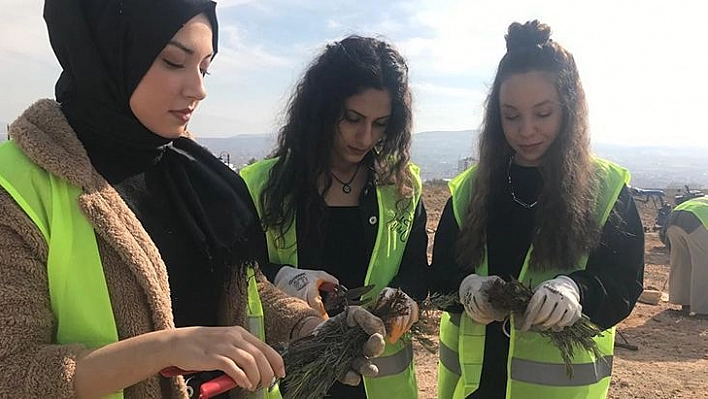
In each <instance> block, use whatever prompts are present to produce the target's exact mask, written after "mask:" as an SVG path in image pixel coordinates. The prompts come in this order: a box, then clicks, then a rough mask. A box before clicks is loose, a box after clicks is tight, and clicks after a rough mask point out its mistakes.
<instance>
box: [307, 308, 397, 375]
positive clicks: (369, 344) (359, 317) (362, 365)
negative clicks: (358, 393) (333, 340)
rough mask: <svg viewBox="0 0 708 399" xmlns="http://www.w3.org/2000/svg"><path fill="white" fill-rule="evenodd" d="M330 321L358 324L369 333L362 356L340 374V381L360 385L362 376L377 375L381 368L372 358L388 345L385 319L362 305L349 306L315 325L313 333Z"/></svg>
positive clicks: (352, 325) (377, 355) (351, 325)
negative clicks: (385, 339) (372, 361)
mask: <svg viewBox="0 0 708 399" xmlns="http://www.w3.org/2000/svg"><path fill="white" fill-rule="evenodd" d="M330 323H346V324H347V326H349V327H355V326H357V325H358V326H359V327H361V329H362V330H364V332H366V333H367V334H369V339H368V340H367V341H366V342H365V343H364V347H363V348H362V356H359V357H356V358H354V360H352V362H351V365H350V366H351V368H350V369H349V370H348V371H346V372H345V373H344V374H343V375H341V376H339V378H338V380H339V382H341V383H342V384H346V385H359V384H360V383H361V377H362V376H365V377H376V375H377V374H378V373H379V369H378V367H376V365H374V364H373V363H371V360H370V359H371V358H374V357H379V356H381V354H382V353H383V351H384V348H385V347H386V341H384V337H385V336H386V328H385V327H384V323H383V321H382V320H381V319H380V318H378V317H376V316H374V315H373V314H371V313H370V312H368V311H367V310H366V309H364V308H362V307H361V306H348V307H347V308H346V309H345V310H344V312H342V313H339V314H338V315H336V316H334V317H331V318H329V319H327V320H325V321H323V322H322V323H320V324H319V325H318V326H317V327H315V330H314V332H313V334H315V335H317V332H318V331H319V330H321V329H322V328H323V327H325V326H326V325H328V324H330Z"/></svg>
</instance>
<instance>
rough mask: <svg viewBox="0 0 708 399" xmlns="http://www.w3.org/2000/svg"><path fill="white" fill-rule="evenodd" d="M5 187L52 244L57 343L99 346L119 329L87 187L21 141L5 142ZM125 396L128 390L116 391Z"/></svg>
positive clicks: (0, 173)
mask: <svg viewBox="0 0 708 399" xmlns="http://www.w3.org/2000/svg"><path fill="white" fill-rule="evenodd" d="M0 186H2V187H3V188H4V189H5V190H6V191H7V192H8V193H9V194H10V196H11V197H12V198H13V199H14V200H15V202H17V204H18V205H19V206H20V208H22V210H23V211H24V212H25V213H26V214H27V216H29V218H30V219H31V220H32V222H33V223H34V224H35V225H36V226H37V228H38V229H39V230H40V231H41V233H42V235H43V236H44V239H45V240H46V242H47V246H48V251H49V252H48V254H47V279H48V285H49V299H50V303H51V306H52V313H53V314H54V317H55V319H56V321H57V333H56V337H55V342H56V343H57V344H63V345H66V344H76V343H79V344H83V345H85V346H86V347H88V348H98V347H101V346H105V345H108V344H110V343H114V342H117V341H118V332H117V328H116V323H115V319H114V316H113V308H112V307H111V299H110V295H109V294H108V287H107V285H106V279H105V276H104V274H103V265H102V263H101V256H100V254H99V252H98V243H97V242H96V234H95V232H94V230H93V227H92V226H91V224H90V223H89V222H88V220H87V219H86V217H85V216H84V214H83V213H82V212H81V209H80V208H79V206H78V196H79V194H80V193H81V190H80V189H79V188H78V187H75V186H73V185H71V184H69V183H68V182H67V181H65V180H63V179H60V178H58V177H57V176H54V175H53V174H51V173H49V172H47V171H45V170H44V169H42V168H40V167H39V166H37V165H36V164H35V163H34V162H32V161H31V160H30V159H29V158H28V157H27V156H26V155H25V154H24V153H23V152H22V150H20V149H19V148H18V147H17V145H16V144H15V142H13V141H7V142H5V143H3V144H0ZM109 397H111V398H122V397H123V394H122V392H117V393H115V394H112V395H110V396H109Z"/></svg>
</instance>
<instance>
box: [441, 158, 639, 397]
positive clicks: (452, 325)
mask: <svg viewBox="0 0 708 399" xmlns="http://www.w3.org/2000/svg"><path fill="white" fill-rule="evenodd" d="M594 166H595V168H596V169H597V173H598V177H599V179H598V181H599V182H600V184H601V187H600V189H599V196H598V199H597V203H596V207H595V216H596V220H598V222H599V224H600V225H601V226H603V225H604V224H605V222H606V221H607V218H608V216H609V214H610V212H611V210H612V208H613V207H614V203H615V202H616V199H617V197H618V196H619V193H620V191H621V190H622V187H623V186H624V185H625V184H627V183H628V182H629V172H627V171H626V170H625V169H623V168H621V167H619V166H617V165H615V164H612V163H610V162H607V161H604V160H602V159H599V158H596V159H594ZM475 170H476V166H475V167H472V168H470V169H469V170H467V171H465V172H463V173H462V174H460V175H459V176H457V177H456V178H454V179H453V180H452V181H451V182H450V191H451V193H452V196H453V213H454V216H455V220H456V221H457V224H458V226H460V225H461V224H462V220H463V219H464V215H465V213H466V210H467V209H466V208H467V206H468V204H469V200H470V198H471V196H472V189H473V182H474V173H475ZM531 251H532V248H531V249H529V251H528V252H527V255H526V259H525V261H524V264H523V266H522V270H521V273H520V275H519V280H520V281H522V282H524V283H525V284H527V285H529V286H535V285H537V284H539V283H541V282H543V281H545V280H547V279H549V278H553V277H555V276H556V275H558V274H561V273H568V271H567V270H565V271H561V270H549V271H545V272H542V273H538V272H532V271H530V270H528V261H529V256H530V253H531ZM586 263H587V255H584V256H582V257H581V259H580V260H579V261H578V264H577V265H576V269H575V270H581V269H584V268H585V265H586ZM476 273H477V274H480V275H487V260H486V257H485V259H484V260H483V261H482V264H481V265H480V266H479V267H477V268H476ZM458 320H459V322H456V321H457V320H454V319H452V318H450V317H447V318H445V317H444V318H443V319H442V320H441V325H440V341H441V343H445V345H446V346H447V349H449V350H450V351H449V352H448V351H446V352H445V357H444V359H443V357H442V356H443V352H442V351H441V354H440V366H439V370H440V373H439V375H438V390H439V393H440V395H439V397H440V398H464V397H466V396H467V395H469V394H470V393H471V392H474V390H476V389H477V387H478V386H479V380H480V377H481V370H482V368H481V363H482V361H483V356H484V334H485V332H486V329H485V326H482V325H479V324H477V323H475V322H474V321H472V319H470V318H469V317H468V316H467V315H466V314H464V313H463V314H462V315H460V318H459V319H458ZM510 323H511V326H512V328H511V337H510V343H509V358H508V364H507V373H508V376H509V379H508V380H507V392H506V397H507V398H519V397H534V398H535V397H543V398H557V399H561V398H563V399H565V398H604V397H605V396H606V394H607V390H608V388H609V380H610V379H609V378H608V377H609V376H610V375H611V371H612V354H613V351H614V328H611V329H608V330H606V331H604V332H603V334H602V336H601V337H596V338H595V342H596V343H597V344H598V348H599V350H600V353H602V354H603V357H602V358H599V359H596V358H595V357H594V355H593V354H591V353H588V352H583V351H576V353H575V356H574V358H573V371H574V378H573V379H569V378H568V377H567V375H566V373H565V365H564V363H563V360H562V358H561V357H560V352H559V351H558V349H557V348H556V347H555V346H553V345H552V344H551V343H550V341H549V340H548V339H547V338H544V337H543V336H541V335H540V334H537V333H533V332H523V333H522V332H520V331H518V330H517V329H516V328H515V327H514V325H515V322H514V318H513V317H512V318H511V321H510ZM452 337H457V340H456V341H455V340H454V339H453V338H452ZM480 337H481V339H480ZM454 344H456V345H454ZM450 352H451V353H450ZM453 359H457V363H458V364H457V367H454V366H452V363H454V360H453ZM541 365H542V367H541ZM541 370H543V371H541Z"/></svg>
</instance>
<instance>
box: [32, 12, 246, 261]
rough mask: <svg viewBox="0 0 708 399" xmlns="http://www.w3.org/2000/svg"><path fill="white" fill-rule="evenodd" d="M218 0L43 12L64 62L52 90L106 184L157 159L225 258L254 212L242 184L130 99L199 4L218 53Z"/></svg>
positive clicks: (191, 218)
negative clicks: (140, 113) (147, 119)
mask: <svg viewBox="0 0 708 399" xmlns="http://www.w3.org/2000/svg"><path fill="white" fill-rule="evenodd" d="M215 6H216V4H215V3H214V2H213V1H209V0H46V1H45V5H44V18H45V20H46V22H47V28H48V31H49V39H50V42H51V44H52V48H53V49H54V53H55V54H56V56H57V59H58V60H59V63H60V64H61V66H62V68H63V71H62V73H61V76H60V77H59V80H58V81H57V83H56V88H55V90H56V99H57V101H58V102H59V103H60V104H61V109H62V111H63V113H64V114H65V115H66V117H67V120H68V121H69V124H70V125H71V127H72V128H73V129H74V130H75V131H76V134H77V136H78V138H79V140H80V141H81V142H82V144H83V145H84V147H85V148H86V151H87V153H88V156H89V158H90V159H91V163H92V164H93V166H94V167H95V168H96V170H98V172H99V173H100V174H101V175H102V176H103V177H105V178H106V180H108V181H109V182H110V183H111V184H118V183H120V182H121V181H123V180H125V179H126V178H128V177H130V176H134V175H137V174H140V173H143V172H145V171H146V170H147V169H149V168H152V167H153V166H154V167H156V168H157V169H158V170H160V171H161V173H162V174H163V175H164V177H165V179H166V180H167V181H166V184H167V187H169V193H168V195H169V197H170V199H171V202H172V203H173V204H175V206H176V209H177V212H178V214H179V217H180V219H181V220H182V222H183V223H184V225H185V227H187V228H188V230H189V231H190V235H191V236H192V237H193V238H194V239H195V240H196V241H197V242H198V243H199V244H200V245H201V246H203V248H204V249H205V250H206V251H208V253H209V255H210V257H212V258H216V259H215V260H216V261H217V262H216V263H221V262H220V260H225V258H224V257H225V256H227V257H228V253H229V252H230V251H231V250H232V246H233V245H234V244H235V243H236V242H237V241H239V240H240V236H241V233H242V232H243V231H244V229H245V228H246V227H247V226H248V225H249V224H250V223H252V222H253V220H254V218H255V216H254V215H253V214H252V212H251V211H250V210H251V209H252V206H249V205H250V204H247V203H246V202H244V200H243V198H250V197H248V193H244V192H243V188H242V187H241V186H240V185H237V184H235V183H234V182H235V179H237V176H236V175H235V173H234V172H233V171H231V169H229V168H228V167H227V166H226V165H224V164H223V163H222V162H220V161H219V160H218V159H216V158H215V157H214V156H213V155H212V154H211V153H209V151H207V150H206V149H204V148H203V147H201V146H199V145H198V144H196V143H195V142H194V141H192V140H190V139H187V138H179V139H176V140H170V139H166V138H163V137H160V136H158V135H157V134H155V133H153V132H152V131H150V130H148V129H147V128H146V127H145V126H143V125H142V123H140V121H139V120H138V119H137V118H136V117H135V115H134V114H133V112H132V111H131V109H130V103H129V102H130V97H131V95H132V93H133V91H134V90H135V88H136V87H137V86H138V84H139V83H140V80H141V79H142V77H143V76H144V75H145V73H147V71H148V69H149V68H150V66H151V65H152V63H153V61H154V60H155V58H156V57H157V56H158V55H159V53H160V52H161V51H162V49H164V48H165V46H166V45H167V43H168V41H169V40H170V39H171V38H172V37H173V36H174V35H175V34H176V33H177V31H178V30H179V29H180V28H182V26H183V25H184V24H185V23H186V22H187V21H189V20H190V19H192V18H193V17H194V16H196V15H198V14H200V13H204V14H205V15H206V17H207V18H208V20H209V21H210V23H211V27H212V32H213V39H212V40H213V43H212V44H213V49H214V54H216V51H217V38H218V37H217V31H218V24H217V19H216V12H215ZM244 195H245V197H244ZM215 251H217V253H214V252H215ZM219 255H222V256H219ZM212 266H214V265H212Z"/></svg>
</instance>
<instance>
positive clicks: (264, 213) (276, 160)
mask: <svg viewBox="0 0 708 399" xmlns="http://www.w3.org/2000/svg"><path fill="white" fill-rule="evenodd" d="M410 142H411V93H410V90H409V86H408V67H407V66H406V63H405V61H404V59H403V57H402V56H401V55H400V54H399V53H398V52H397V51H396V50H395V49H394V48H393V47H392V46H391V45H390V44H388V43H386V42H384V41H381V40H377V39H375V38H369V37H360V36H349V37H347V38H345V39H343V40H341V41H338V42H335V43H332V44H329V45H328V46H327V47H326V48H325V50H324V51H323V52H322V53H321V54H320V55H319V56H318V57H317V58H316V59H315V60H314V62H313V63H312V64H311V65H310V67H309V68H308V69H307V71H306V72H305V74H304V77H303V78H302V79H301V80H300V82H299V83H298V84H297V86H296V88H295V91H294V93H293V95H292V98H291V100H290V104H289V107H288V111H287V120H286V123H285V125H284V126H283V127H282V128H281V129H280V133H279V137H278V146H277V148H276V149H275V151H274V152H273V154H272V157H270V158H269V159H266V160H264V161H261V162H258V163H256V164H254V165H250V166H249V167H247V168H245V169H243V170H242V171H241V176H242V177H243V178H244V179H245V180H246V183H247V184H248V186H249V189H250V191H251V194H252V196H253V199H254V202H255V203H256V204H257V207H258V208H259V214H260V216H261V219H262V223H263V226H264V228H265V231H266V237H267V244H268V255H269V259H270V262H272V263H273V264H272V265H270V266H268V267H264V268H263V272H264V274H265V275H266V276H267V277H268V278H269V279H270V280H271V281H273V282H274V283H275V284H276V286H278V287H279V288H281V289H282V290H284V291H285V292H286V293H288V294H290V295H292V296H296V297H299V298H302V299H305V300H306V301H308V302H309V303H310V305H311V306H312V307H313V308H314V309H316V310H318V311H320V313H322V314H323V315H326V314H327V310H326V309H325V304H323V302H322V299H321V296H320V288H322V284H323V283H325V282H327V283H332V284H340V285H343V286H345V287H349V288H353V287H359V286H363V285H370V284H373V285H374V286H375V288H374V289H373V290H372V291H371V292H369V293H368V294H367V297H375V296H376V295H378V294H379V293H381V292H382V291H383V293H384V295H388V294H390V293H391V292H393V289H392V288H389V287H396V288H401V289H402V290H403V291H404V292H406V293H407V294H409V295H410V296H412V297H413V298H424V297H425V295H426V294H427V288H426V286H425V280H426V279H425V273H426V271H427V267H428V264H427V257H426V247H427V236H426V232H425V221H426V213H425V208H424V207H423V203H422V201H421V200H420V194H421V182H420V177H419V174H418V168H417V167H416V166H415V165H413V164H411V163H410ZM408 299H409V301H408V303H409V311H408V314H407V315H404V316H402V317H400V318H399V319H398V322H397V323H396V325H395V326H394V328H393V330H394V331H389V332H388V337H387V341H388V344H387V348H386V351H385V352H384V354H383V355H382V357H381V360H382V361H381V362H377V361H376V360H375V361H374V364H375V365H376V366H377V367H378V368H379V377H377V378H365V379H364V386H365V388H363V387H361V386H358V387H354V388H351V387H345V386H343V385H341V384H338V385H335V387H333V389H332V390H331V391H330V395H332V396H334V397H347V398H366V397H368V398H379V397H383V396H386V397H387V398H391V397H393V398H411V397H417V393H416V391H417V388H416V382H415V374H414V372H413V352H412V348H411V346H410V344H409V343H406V344H404V343H403V342H399V341H398V339H399V338H400V336H401V335H402V334H403V333H405V332H406V331H407V330H408V329H409V328H410V326H411V325H412V324H413V322H415V321H416V320H417V318H418V308H417V306H416V304H415V302H414V301H413V300H412V299H410V297H409V298H408ZM330 313H332V311H331V310H330ZM330 315H331V314H330ZM347 382H348V383H351V384H358V382H359V381H358V379H357V378H355V379H354V380H349V381H347Z"/></svg>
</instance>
